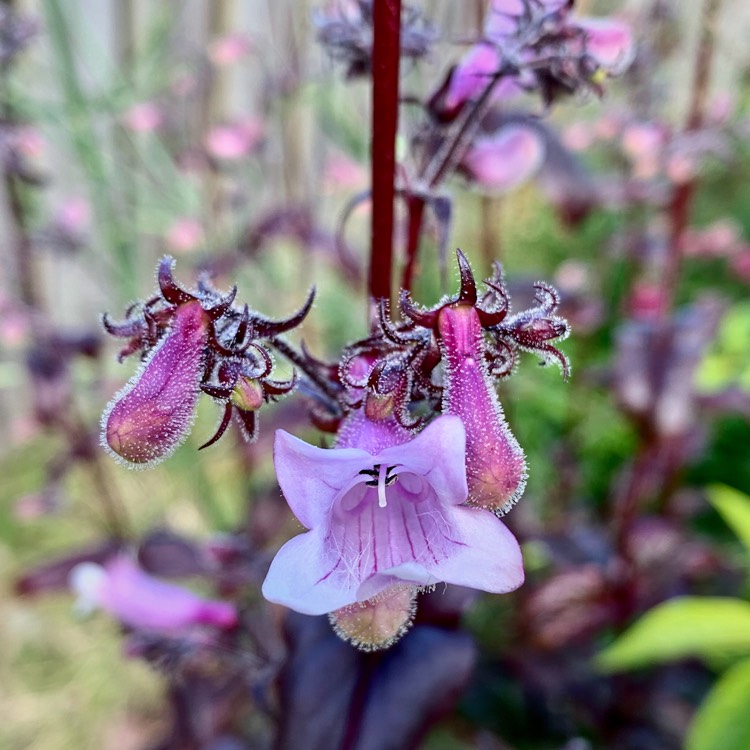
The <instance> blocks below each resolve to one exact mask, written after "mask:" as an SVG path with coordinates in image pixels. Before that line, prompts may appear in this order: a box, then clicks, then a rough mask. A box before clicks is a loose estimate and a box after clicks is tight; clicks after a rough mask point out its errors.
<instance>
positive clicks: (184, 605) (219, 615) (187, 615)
mask: <svg viewBox="0 0 750 750" xmlns="http://www.w3.org/2000/svg"><path fill="white" fill-rule="evenodd" d="M70 586H71V588H72V589H73V591H74V592H75V593H77V594H78V595H79V602H78V606H79V608H80V609H82V610H84V611H86V610H90V609H92V608H94V607H101V609H103V610H105V611H106V612H108V613H109V614H111V615H112V616H113V617H115V618H116V619H118V620H119V621H120V622H121V623H122V624H123V625H127V626H129V627H132V628H142V629H145V630H157V631H163V632H174V631H179V630H184V629H185V628H190V627H192V626H194V625H212V626H214V627H217V628H221V629H230V628H233V627H234V626H235V625H236V624H237V612H236V610H235V607H234V605H233V604H231V603H230V602H223V601H212V600H209V599H204V598H202V597H200V596H198V595H197V594H194V593H193V592H192V591H190V590H189V589H186V588H183V587H182V586H177V585H175V584H173V583H167V582H166V581H161V580H159V579H158V578H154V577H153V576H150V575H148V574H147V573H145V572H144V571H143V570H141V569H140V568H139V567H138V566H137V565H136V563H135V562H133V560H132V559H131V558H130V557H129V556H127V555H124V554H123V555H118V556H117V557H115V558H113V559H111V560H110V561H109V562H108V563H107V564H106V565H105V566H104V567H102V566H100V565H96V564H95V563H82V564H80V565H77V566H76V567H75V568H74V569H73V571H72V572H71V577H70Z"/></svg>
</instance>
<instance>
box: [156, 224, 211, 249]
mask: <svg viewBox="0 0 750 750" xmlns="http://www.w3.org/2000/svg"><path fill="white" fill-rule="evenodd" d="M165 239H166V243H167V247H168V248H169V249H170V250H173V251H174V252H177V253H187V252H190V251H191V250H195V249H196V248H197V247H198V246H199V245H200V244H201V243H202V242H203V226H202V225H201V223H200V222H199V221H198V219H194V218H192V217H190V216H183V217H180V218H179V219H177V220H176V221H174V222H173V223H172V225H171V226H170V227H169V229H168V230H167V234H166V237H165Z"/></svg>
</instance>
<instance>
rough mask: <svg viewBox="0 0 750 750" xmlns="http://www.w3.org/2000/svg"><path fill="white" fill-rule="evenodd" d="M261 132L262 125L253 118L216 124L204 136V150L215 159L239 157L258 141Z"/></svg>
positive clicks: (245, 154) (261, 135)
mask: <svg viewBox="0 0 750 750" xmlns="http://www.w3.org/2000/svg"><path fill="white" fill-rule="evenodd" d="M263 132H264V129H263V125H262V124H261V122H260V121H259V120H257V119H254V118H250V119H247V120H245V121H244V122H240V123H234V124H231V125H216V126H215V127H213V128H211V130H210V131H209V133H208V135H207V136H206V142H205V146H206V150H207V151H208V153H209V154H210V155H211V156H213V157H214V158H215V159H223V160H226V161H233V160H236V159H241V158H242V157H244V156H247V155H248V154H249V153H250V152H251V151H252V150H253V149H254V148H255V147H256V146H257V145H258V144H259V143H260V141H261V139H262V137H263Z"/></svg>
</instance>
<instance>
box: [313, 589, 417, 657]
mask: <svg viewBox="0 0 750 750" xmlns="http://www.w3.org/2000/svg"><path fill="white" fill-rule="evenodd" d="M417 591H418V589H417V587H416V586H407V585H403V584H397V585H395V586H392V587H391V588H389V589H386V590H385V591H383V592H382V593H380V594H378V595H377V596H376V597H373V598H372V599H368V600H367V601H364V602H356V603H354V604H350V605H349V606H347V607H342V608H341V609H337V610H336V611H335V612H331V613H330V614H329V615H328V617H329V619H330V621H331V625H333V629H334V631H335V632H336V635H338V636H339V638H342V639H343V640H345V641H348V642H349V643H351V644H352V645H353V646H356V647H357V648H358V649H360V650H362V651H380V650H382V649H385V648H389V647H390V646H392V645H393V644H394V643H395V642H396V641H397V640H398V639H399V638H401V636H403V635H404V633H406V631H407V630H409V628H410V627H411V624H412V621H413V620H414V614H415V612H416V610H417Z"/></svg>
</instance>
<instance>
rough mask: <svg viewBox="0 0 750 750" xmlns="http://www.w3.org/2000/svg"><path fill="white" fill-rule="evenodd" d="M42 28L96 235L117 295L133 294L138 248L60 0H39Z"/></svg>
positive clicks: (127, 297) (135, 295) (136, 282)
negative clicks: (127, 227)
mask: <svg viewBox="0 0 750 750" xmlns="http://www.w3.org/2000/svg"><path fill="white" fill-rule="evenodd" d="M43 7H44V11H45V18H46V24H45V26H46V28H47V31H48V34H49V39H50V43H51V45H52V51H53V54H54V56H55V62H56V63H57V65H56V66H55V67H56V68H57V71H58V76H59V83H60V88H61V90H62V92H63V96H64V112H65V115H66V118H67V128H66V129H67V132H68V134H69V136H70V140H71V145H72V146H73V150H74V152H75V154H76V156H77V158H78V161H79V164H80V167H81V169H82V170H83V172H84V174H85V176H86V181H87V183H88V190H89V197H90V200H91V205H92V207H93V210H94V216H95V219H96V224H97V228H98V230H99V237H100V241H101V242H103V243H105V244H106V245H107V246H108V248H109V256H110V257H111V258H113V259H114V261H115V266H116V268H115V279H114V282H115V284H116V285H117V287H118V289H119V292H120V296H121V297H122V299H134V298H135V297H137V296H138V292H139V288H140V285H139V283H138V282H139V279H138V274H137V268H138V258H137V248H136V246H135V243H134V242H133V241H132V238H131V237H129V236H128V235H127V233H126V232H124V231H123V221H122V218H123V217H120V216H119V211H118V209H117V205H116V203H115V201H114V197H113V195H112V192H111V190H110V186H111V185H113V184H114V182H115V181H114V180H112V179H111V175H110V174H109V171H108V169H107V166H106V164H105V162H104V159H103V158H102V154H103V153H104V149H103V148H102V144H101V142H100V141H101V139H100V138H99V135H98V134H97V131H96V127H95V123H94V119H93V117H92V113H91V108H90V106H89V102H88V99H87V97H86V94H85V93H84V90H83V88H82V86H81V82H80V80H79V77H78V70H77V68H76V62H75V56H74V53H73V45H74V44H75V37H74V36H73V35H72V34H71V30H70V24H69V22H68V17H67V15H66V11H65V10H64V8H63V3H61V2H60V0H43Z"/></svg>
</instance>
